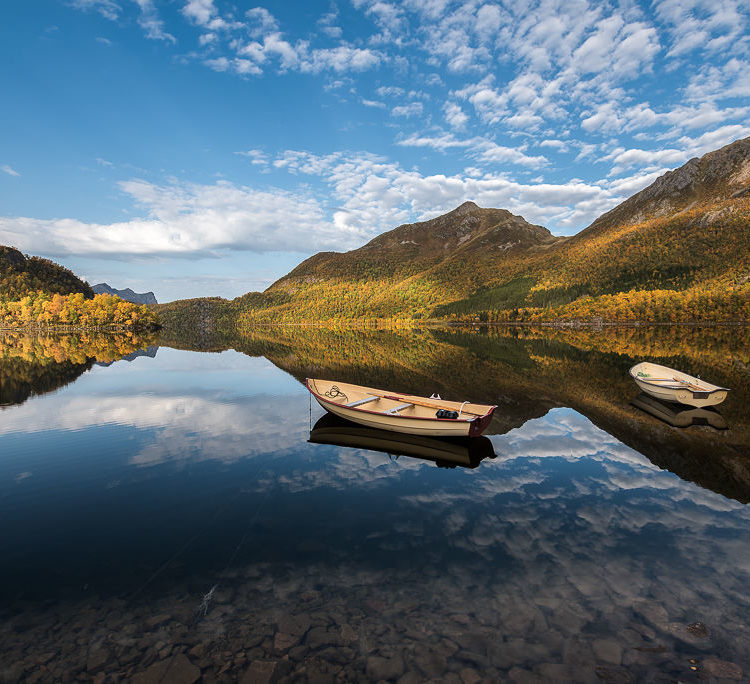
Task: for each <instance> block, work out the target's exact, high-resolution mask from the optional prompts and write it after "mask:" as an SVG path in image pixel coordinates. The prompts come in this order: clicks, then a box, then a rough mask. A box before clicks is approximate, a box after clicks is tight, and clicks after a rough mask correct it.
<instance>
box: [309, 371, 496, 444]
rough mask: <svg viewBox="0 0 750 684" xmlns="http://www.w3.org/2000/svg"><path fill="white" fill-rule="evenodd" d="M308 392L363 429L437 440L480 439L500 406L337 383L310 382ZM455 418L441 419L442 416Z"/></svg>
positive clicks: (324, 406)
mask: <svg viewBox="0 0 750 684" xmlns="http://www.w3.org/2000/svg"><path fill="white" fill-rule="evenodd" d="M305 384H306V385H307V389H308V390H310V393H311V394H312V395H313V396H314V397H315V399H316V401H317V402H318V403H319V404H320V405H321V406H322V407H323V408H324V409H325V410H326V411H329V412H330V413H333V414H335V415H337V416H339V417H341V418H345V419H346V420H351V421H353V422H355V423H359V424H360V425H367V426H368V427H374V428H380V429H381V430H391V431H393V432H405V433H408V434H412V435H430V436H433V437H476V436H478V435H481V434H482V432H484V430H485V429H486V428H487V426H488V425H489V422H490V419H491V418H492V412H493V411H494V410H495V408H497V407H496V406H488V405H485V404H471V403H469V402H468V401H464V402H460V401H445V400H444V399H433V398H431V397H419V396H416V395H412V394H401V393H398V392H389V391H387V390H379V389H374V388H372V387H364V386H362V385H352V384H349V383H346V382H337V381H335V380H316V379H313V378H307V380H306V381H305ZM440 411H448V412H453V413H455V417H438V415H437V414H438V412H440Z"/></svg>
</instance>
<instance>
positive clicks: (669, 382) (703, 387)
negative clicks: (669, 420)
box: [630, 361, 729, 408]
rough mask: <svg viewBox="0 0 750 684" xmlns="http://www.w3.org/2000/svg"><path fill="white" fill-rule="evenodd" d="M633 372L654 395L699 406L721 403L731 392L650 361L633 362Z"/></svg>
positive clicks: (637, 382) (649, 392) (638, 381)
mask: <svg viewBox="0 0 750 684" xmlns="http://www.w3.org/2000/svg"><path fill="white" fill-rule="evenodd" d="M630 375H631V376H632V378H633V380H635V384H636V385H638V387H640V388H641V389H642V390H643V391H644V392H646V393H647V394H650V395H651V396H652V397H656V398H657V399H661V400H662V401H673V402H677V403H678V404H686V405H687V406H696V407H698V408H703V407H705V406H715V405H716V404H720V403H721V402H722V401H724V399H726V398H727V392H729V389H727V388H726V387H718V386H717V385H712V384H711V383H710V382H706V381H705V380H701V379H700V378H696V377H694V376H692V375H688V374H687V373H683V372H681V371H678V370H674V369H673V368H667V367H666V366H659V365H658V364H656V363H649V362H648V361H644V362H643V363H639V364H636V365H635V366H633V367H632V368H631V369H630Z"/></svg>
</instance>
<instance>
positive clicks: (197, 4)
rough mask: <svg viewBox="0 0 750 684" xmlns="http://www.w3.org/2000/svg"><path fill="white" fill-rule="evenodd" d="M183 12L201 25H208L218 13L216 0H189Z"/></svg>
mask: <svg viewBox="0 0 750 684" xmlns="http://www.w3.org/2000/svg"><path fill="white" fill-rule="evenodd" d="M182 13H183V14H184V15H185V16H186V17H187V18H188V19H190V20H191V21H194V22H195V23H196V24H198V25H199V26H206V25H207V24H208V23H209V22H210V21H211V19H212V18H213V17H214V15H215V14H216V8H215V7H214V0H189V2H187V4H185V6H184V7H183V8H182Z"/></svg>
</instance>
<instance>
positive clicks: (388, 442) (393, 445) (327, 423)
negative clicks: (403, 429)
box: [310, 413, 496, 468]
mask: <svg viewBox="0 0 750 684" xmlns="http://www.w3.org/2000/svg"><path fill="white" fill-rule="evenodd" d="M310 441H311V442H314V443H315V444H333V445H335V446H343V447H355V448H359V449H368V450H369V451H381V452H383V453H386V454H389V455H391V456H397V457H398V456H412V457H414V458H422V459H425V460H428V461H434V462H435V463H436V464H437V465H438V466H439V467H440V468H455V467H456V466H461V467H463V468H476V467H477V466H478V465H479V463H480V461H482V460H483V459H485V458H495V456H496V454H495V450H494V449H493V447H492V442H491V441H490V440H489V439H487V437H448V438H440V439H438V438H436V437H423V436H422V435H409V434H401V433H397V432H392V431H388V430H380V429H378V428H370V427H364V426H362V425H357V424H356V423H352V422H350V421H348V420H343V419H342V418H339V417H338V416H334V415H333V414H331V413H326V414H325V415H324V416H322V417H321V418H320V419H319V420H318V422H317V423H315V425H314V426H313V429H312V430H311V432H310Z"/></svg>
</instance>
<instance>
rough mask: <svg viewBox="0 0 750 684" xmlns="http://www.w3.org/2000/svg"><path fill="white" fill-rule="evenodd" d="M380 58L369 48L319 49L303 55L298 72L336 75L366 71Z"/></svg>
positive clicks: (380, 58) (377, 62) (379, 60)
mask: <svg viewBox="0 0 750 684" xmlns="http://www.w3.org/2000/svg"><path fill="white" fill-rule="evenodd" d="M381 60H382V56H381V55H380V54H379V53H378V52H375V51H374V50H370V49H369V48H364V49H363V48H354V47H350V46H348V45H341V46H339V47H335V48H321V49H317V50H312V51H310V52H309V53H305V54H304V56H303V57H302V58H301V60H300V71H302V72H308V73H313V74H317V73H320V72H321V71H324V70H328V69H330V70H332V71H336V72H337V73H342V72H345V71H366V70H367V69H371V68H373V67H375V66H377V65H378V64H379V63H380V62H381Z"/></svg>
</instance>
